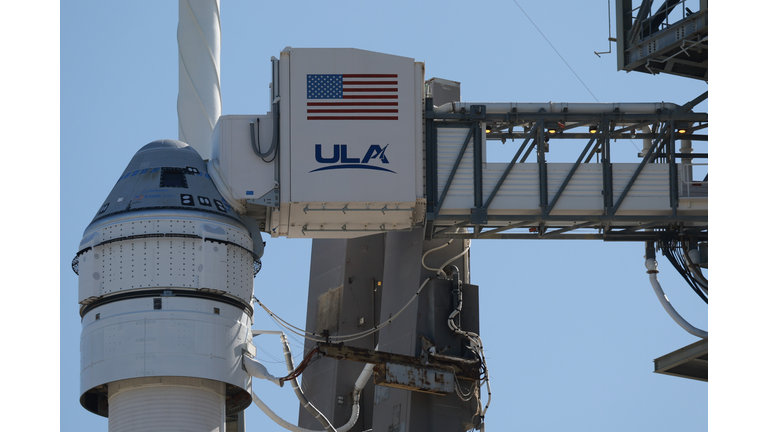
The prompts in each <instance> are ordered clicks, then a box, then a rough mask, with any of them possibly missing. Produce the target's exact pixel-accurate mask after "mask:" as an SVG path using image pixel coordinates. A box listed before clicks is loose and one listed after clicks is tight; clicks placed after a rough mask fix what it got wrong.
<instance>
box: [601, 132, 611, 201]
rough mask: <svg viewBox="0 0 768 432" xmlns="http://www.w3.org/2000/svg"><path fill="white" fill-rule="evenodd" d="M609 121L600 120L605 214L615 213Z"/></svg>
mask: <svg viewBox="0 0 768 432" xmlns="http://www.w3.org/2000/svg"><path fill="white" fill-rule="evenodd" d="M609 131H610V128H609V125H608V122H606V121H605V119H602V120H601V121H600V135H601V139H602V141H603V145H602V150H603V151H602V155H603V162H602V163H603V166H602V168H603V202H604V206H605V214H606V215H608V216H611V215H613V164H612V163H611V136H610V133H609Z"/></svg>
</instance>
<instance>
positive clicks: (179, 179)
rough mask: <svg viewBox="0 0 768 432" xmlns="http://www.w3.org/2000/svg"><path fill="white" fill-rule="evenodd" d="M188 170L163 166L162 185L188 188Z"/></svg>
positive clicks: (161, 173)
mask: <svg viewBox="0 0 768 432" xmlns="http://www.w3.org/2000/svg"><path fill="white" fill-rule="evenodd" d="M185 172H186V170H185V169H183V168H169V167H163V168H162V170H161V171H160V187H175V188H185V189H186V188H187V177H186V176H185Z"/></svg>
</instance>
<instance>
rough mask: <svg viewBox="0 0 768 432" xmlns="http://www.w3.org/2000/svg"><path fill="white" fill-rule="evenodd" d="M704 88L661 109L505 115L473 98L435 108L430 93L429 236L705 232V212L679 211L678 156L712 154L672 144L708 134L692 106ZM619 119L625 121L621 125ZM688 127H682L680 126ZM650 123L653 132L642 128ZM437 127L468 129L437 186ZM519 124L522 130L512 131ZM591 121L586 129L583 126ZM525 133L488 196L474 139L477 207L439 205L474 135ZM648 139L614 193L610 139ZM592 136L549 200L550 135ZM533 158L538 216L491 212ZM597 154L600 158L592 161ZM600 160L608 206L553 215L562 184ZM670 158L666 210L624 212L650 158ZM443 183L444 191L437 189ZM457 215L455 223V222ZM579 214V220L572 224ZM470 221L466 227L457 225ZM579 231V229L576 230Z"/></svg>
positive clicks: (646, 237) (629, 237)
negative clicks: (450, 108) (462, 106)
mask: <svg viewBox="0 0 768 432" xmlns="http://www.w3.org/2000/svg"><path fill="white" fill-rule="evenodd" d="M706 98H707V93H704V94H702V95H701V96H699V97H698V98H696V99H694V100H692V101H691V102H689V103H687V104H685V105H683V106H680V107H679V108H677V109H675V110H657V112H655V113H650V114H630V113H626V112H621V111H619V110H618V108H617V109H616V110H614V111H613V112H608V113H607V112H596V113H587V114H581V113H580V114H570V113H567V112H539V113H534V114H531V113H524V114H523V113H518V112H515V111H514V110H513V111H511V112H507V113H504V114H492V113H487V112H486V109H485V106H484V105H472V106H471V107H470V109H469V110H468V112H456V113H438V112H435V111H434V110H433V109H432V108H431V107H432V104H431V99H429V98H428V99H427V101H426V106H427V109H426V111H425V141H426V187H427V193H426V195H427V214H426V227H427V237H428V238H429V239H432V238H441V237H443V238H445V237H452V238H496V239H599V240H617V241H652V240H655V239H656V238H657V236H658V235H659V234H660V233H661V232H663V233H669V232H676V233H678V235H694V236H696V237H697V238H698V239H699V240H704V241H705V240H706V238H707V216H706V215H690V214H687V215H686V214H679V213H678V201H679V196H680V185H679V179H678V166H677V165H678V163H679V162H678V161H679V160H680V159H706V158H707V157H708V154H707V153H681V152H676V151H675V143H676V141H678V140H681V139H684V140H690V141H708V136H707V135H706V134H701V133H696V132H699V131H701V130H703V129H706V128H707V125H708V123H707V118H708V116H707V113H695V112H691V109H692V108H693V107H694V106H696V105H697V104H699V103H700V102H702V101H703V100H705V99H706ZM617 125H621V126H617ZM682 125H685V128H686V129H687V131H686V132H685V133H682V131H681V126H682ZM644 127H650V128H651V133H637V131H640V130H641V129H642V128H644ZM440 128H464V129H468V133H467V135H466V137H465V139H464V142H463V145H462V147H461V149H460V151H459V153H458V157H457V158H456V160H455V162H454V163H453V167H452V170H451V172H450V174H449V176H448V178H447V183H446V184H444V185H438V175H437V151H438V148H437V147H438V145H437V135H438V130H439V129H440ZM514 128H520V129H522V131H521V132H516V131H514V132H513V129H514ZM585 128H588V130H587V131H585V130H584V129H585ZM482 134H486V140H502V141H506V140H508V139H509V140H512V139H522V140H523V142H522V144H520V146H519V147H518V149H517V152H516V153H515V155H514V157H513V158H512V160H511V161H510V162H509V163H508V164H507V166H506V168H505V170H504V172H503V174H502V175H501V178H500V179H499V180H498V181H497V183H496V185H495V186H494V188H493V189H492V190H491V192H490V194H488V195H487V196H486V197H485V198H484V192H483V169H482V164H483V159H482V151H483V149H482V146H480V145H473V146H472V152H473V153H474V154H473V158H472V161H473V171H474V191H473V192H474V207H473V208H472V209H471V212H470V214H469V215H456V214H444V211H442V206H443V203H444V202H445V198H446V193H447V191H448V189H449V187H450V186H451V183H452V182H453V180H454V176H455V174H456V172H457V170H458V167H459V164H460V162H461V160H462V158H463V157H464V154H465V153H466V151H467V149H468V147H469V143H470V141H472V142H474V143H480V142H482V140H481V138H482ZM634 138H638V139H651V140H652V145H651V147H650V149H646V151H645V152H644V153H643V158H642V160H641V162H640V163H639V165H638V166H637V169H636V171H635V172H634V174H633V175H632V177H631V179H630V180H629V183H628V184H627V185H626V186H625V187H624V188H623V190H622V191H621V192H620V193H619V194H618V197H615V196H614V192H613V191H614V185H613V174H612V160H611V140H614V141H616V140H626V139H634ZM553 139H563V140H568V139H571V140H577V139H581V140H584V139H588V142H587V144H586V146H585V147H584V148H583V150H582V151H581V154H580V155H579V157H578V158H577V160H576V161H574V163H573V166H572V168H571V169H570V172H569V173H568V175H567V176H566V177H565V180H564V181H563V182H562V184H560V186H559V188H558V189H557V191H556V192H555V194H554V196H553V197H552V198H551V199H550V197H549V195H550V194H549V191H548V190H547V188H548V181H547V162H546V159H545V153H546V151H547V149H548V144H549V141H550V140H553ZM534 152H535V154H534ZM529 157H531V158H535V159H536V163H537V164H538V165H539V169H538V175H539V182H538V187H539V208H540V212H539V214H538V215H531V214H503V215H500V214H488V208H489V206H490V205H491V203H492V202H493V200H494V198H495V197H496V195H497V193H498V191H499V189H500V188H501V185H502V184H503V183H504V181H505V180H506V179H507V177H508V176H509V174H510V172H512V170H513V169H514V167H515V166H516V165H517V164H522V163H524V162H526V161H527V160H528V159H529ZM593 158H594V159H595V162H592V160H593ZM587 163H600V164H601V165H602V190H603V211H602V214H600V215H594V214H592V215H590V214H584V215H570V214H569V215H555V214H552V210H553V208H555V206H556V205H557V203H558V200H559V198H560V197H561V195H562V193H563V191H564V190H565V188H566V187H567V186H568V184H569V182H570V181H571V179H572V178H573V176H574V174H575V173H576V170H577V169H578V168H579V166H580V165H582V164H587ZM654 163H664V164H668V165H669V196H670V202H669V211H666V212H665V214H662V215H619V214H617V211H618V210H619V209H620V208H621V205H622V202H623V201H624V199H625V197H626V196H627V194H628V193H629V191H630V189H631V188H632V186H633V184H634V183H635V181H636V180H637V178H638V177H639V176H640V173H641V172H642V170H643V168H644V167H645V166H646V165H647V164H654ZM438 186H442V190H441V192H440V193H439V194H438V190H440V188H439V187H438ZM457 221H458V222H457ZM574 221H579V222H578V223H575V224H574ZM460 228H467V229H463V230H462V229H460ZM574 231H575V232H574Z"/></svg>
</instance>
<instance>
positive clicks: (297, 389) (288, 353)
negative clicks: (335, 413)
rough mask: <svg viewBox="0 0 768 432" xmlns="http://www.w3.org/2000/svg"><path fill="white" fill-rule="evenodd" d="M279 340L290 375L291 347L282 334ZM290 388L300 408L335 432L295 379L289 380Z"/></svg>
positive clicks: (329, 431)
mask: <svg viewBox="0 0 768 432" xmlns="http://www.w3.org/2000/svg"><path fill="white" fill-rule="evenodd" d="M280 340H282V341H283V355H284V356H285V366H286V367H287V368H288V372H289V373H291V372H293V370H294V367H293V357H292V356H291V347H290V346H289V345H288V338H286V337H285V335H284V334H281V335H280ZM291 387H293V391H294V392H295V393H296V397H297V398H299V402H301V406H303V407H304V408H305V409H306V410H307V411H309V413H310V414H312V415H313V416H314V417H315V418H316V419H317V421H319V422H320V424H322V425H323V428H324V429H325V430H326V431H328V432H337V431H336V428H334V427H333V425H332V424H331V422H329V421H328V418H326V417H325V415H323V413H321V412H320V410H318V409H317V408H315V406H314V405H312V403H311V402H310V401H309V400H308V399H307V396H306V395H304V392H303V391H302V390H301V387H300V386H299V383H298V382H297V381H296V378H294V379H292V380H291Z"/></svg>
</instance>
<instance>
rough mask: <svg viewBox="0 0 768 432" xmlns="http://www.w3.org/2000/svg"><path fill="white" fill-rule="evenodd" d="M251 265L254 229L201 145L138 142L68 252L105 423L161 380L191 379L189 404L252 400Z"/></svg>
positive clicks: (84, 379) (92, 403) (87, 364)
mask: <svg viewBox="0 0 768 432" xmlns="http://www.w3.org/2000/svg"><path fill="white" fill-rule="evenodd" d="M255 235H256V236H258V233H256V234H255ZM255 238H256V241H257V242H259V243H258V246H261V243H260V237H255ZM258 251H259V252H260V249H258ZM254 263H257V264H258V263H259V261H258V255H257V253H255V251H254V240H253V238H252V233H251V232H250V231H249V229H248V227H246V225H245V224H244V223H243V221H242V220H241V219H240V217H239V216H238V215H237V213H235V212H234V210H233V209H232V208H231V207H230V206H229V204H228V203H227V202H226V201H225V200H224V199H223V198H222V196H221V194H220V193H219V192H218V190H217V189H216V187H215V185H214V184H213V181H212V180H211V178H210V177H209V175H208V171H207V167H206V163H205V161H203V159H202V158H201V157H200V155H199V154H198V153H197V152H196V151H195V150H194V149H193V148H192V147H190V146H188V145H187V144H185V143H182V142H180V141H175V140H159V141H154V142H152V143H149V144H147V145H145V146H144V147H142V148H141V149H140V150H139V151H138V152H137V153H136V155H135V156H134V157H133V159H132V160H131V162H130V163H129V164H128V167H127V168H126V169H125V171H124V172H123V174H122V175H121V176H120V178H119V179H118V181H117V183H116V184H115V186H114V188H113V189H112V191H111V192H110V194H109V196H108V197H107V199H106V200H105V201H104V204H103V205H102V206H101V207H100V208H99V210H98V212H97V213H96V216H95V217H94V219H93V221H92V222H91V224H90V225H88V227H87V228H86V229H85V233H84V234H83V240H82V241H81V243H80V246H79V251H78V252H77V255H76V257H75V259H74V260H73V269H74V270H75V272H76V273H78V275H79V283H78V290H79V293H78V302H79V304H80V316H81V317H82V333H81V342H80V353H81V360H80V367H81V373H80V393H81V397H80V402H81V404H82V405H83V407H85V408H86V409H88V410H89V411H91V412H94V413H96V414H99V415H102V416H105V417H110V422H112V419H113V417H115V416H116V415H117V414H120V413H118V412H116V410H122V409H123V408H120V407H122V406H124V405H125V410H129V408H128V407H127V405H126V404H128V402H124V401H129V400H130V401H133V402H131V403H135V401H137V400H138V401H141V400H146V401H151V400H153V398H152V394H153V392H155V393H157V392H159V391H168V389H172V390H173V389H175V390H173V391H181V392H185V391H186V390H184V389H193V390H189V392H190V393H189V394H190V395H191V397H192V398H193V400H195V401H197V403H198V405H195V403H191V404H189V405H188V406H186V407H185V408H183V409H185V410H195V409H197V410H208V411H210V410H213V411H216V410H218V411H221V413H222V418H224V417H226V415H231V414H233V413H237V412H238V411H240V410H242V409H244V408H245V407H247V406H248V405H249V404H250V402H251V396H250V388H251V379H250V376H249V375H248V373H247V372H246V371H245V370H244V369H243V367H242V355H243V352H244V350H245V349H247V347H248V343H249V342H250V340H251V338H252V336H251V332H250V328H251V325H252V322H253V321H252V320H253V318H252V315H253V307H252V305H251V299H252V296H253V277H254V274H255V271H254V269H255V268H256V267H257V266H256V265H254ZM161 389H162V390H161ZM142 392H143V393H142ZM195 392H197V393H195ZM158 394H159V393H158ZM195 394H201V395H204V397H203V396H200V397H197V396H194V395H195ZM205 395H207V396H205ZM129 396H130V397H129ZM155 396H157V395H155ZM147 404H151V403H150V402H147ZM200 404H202V405H206V404H207V405H209V406H207V407H206V406H201V405H200ZM134 408H135V407H134ZM134 408H130V409H134ZM144 409H147V410H151V409H152V407H151V406H147V407H144ZM125 412H128V411H125ZM179 415H180V416H181V417H183V416H184V415H186V414H183V413H180V414H179ZM115 418H117V417H115ZM121 418H122V417H121ZM147 418H149V417H147ZM148 421H149V420H148ZM134 426H135V425H133V426H126V427H128V428H130V427H134ZM179 427H182V426H179ZM126 430H128V429H126Z"/></svg>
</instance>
